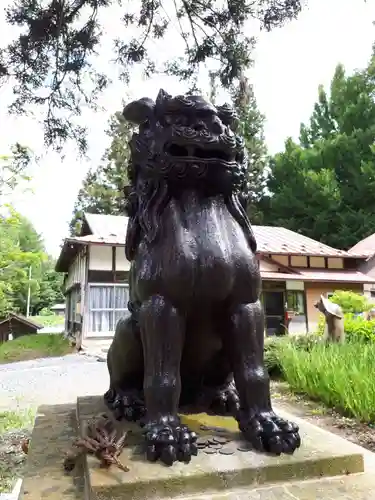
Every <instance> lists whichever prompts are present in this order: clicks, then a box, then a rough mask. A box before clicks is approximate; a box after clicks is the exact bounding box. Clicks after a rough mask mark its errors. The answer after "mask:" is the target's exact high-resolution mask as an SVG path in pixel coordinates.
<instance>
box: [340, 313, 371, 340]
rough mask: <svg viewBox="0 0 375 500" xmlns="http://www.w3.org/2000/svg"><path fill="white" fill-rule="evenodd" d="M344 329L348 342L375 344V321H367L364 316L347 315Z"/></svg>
mask: <svg viewBox="0 0 375 500" xmlns="http://www.w3.org/2000/svg"><path fill="white" fill-rule="evenodd" d="M344 328H345V335H346V340H347V341H348V342H357V343H358V342H374V341H375V320H373V319H372V320H366V319H365V318H363V317H362V316H356V317H355V316H354V315H353V314H352V313H348V314H345V318H344Z"/></svg>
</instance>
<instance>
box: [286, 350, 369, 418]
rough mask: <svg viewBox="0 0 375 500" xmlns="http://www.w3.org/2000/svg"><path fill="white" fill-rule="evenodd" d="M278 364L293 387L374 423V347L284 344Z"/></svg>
mask: <svg viewBox="0 0 375 500" xmlns="http://www.w3.org/2000/svg"><path fill="white" fill-rule="evenodd" d="M278 356H279V363H280V366H281V369H282V373H283V376H284V378H285V380H286V381H287V382H288V383H289V385H290V387H291V388H292V389H293V390H295V391H298V392H303V393H305V394H307V395H308V396H310V397H311V398H313V399H317V400H319V401H322V402H323V403H324V404H326V405H327V406H329V407H332V408H336V409H337V410H339V411H341V412H343V413H345V414H347V415H350V416H353V417H356V418H358V419H360V420H363V421H366V422H372V421H375V405H374V401H375V384H374V371H375V343H367V344H365V343H362V344H360V346H359V345H358V343H355V342H351V343H347V344H344V345H339V344H328V345H326V344H324V343H321V342H318V343H316V344H315V345H313V346H312V347H311V348H310V350H303V349H300V348H298V347H297V346H296V345H295V343H293V342H290V343H285V344H283V345H282V348H281V349H280V350H279V351H278Z"/></svg>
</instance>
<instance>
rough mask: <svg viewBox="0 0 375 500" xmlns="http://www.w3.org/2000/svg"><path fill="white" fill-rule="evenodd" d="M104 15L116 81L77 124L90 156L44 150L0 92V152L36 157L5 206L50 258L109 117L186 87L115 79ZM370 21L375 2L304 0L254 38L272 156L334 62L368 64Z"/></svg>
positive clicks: (111, 27) (104, 142) (1, 28)
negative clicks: (22, 148)
mask: <svg viewBox="0 0 375 500" xmlns="http://www.w3.org/2000/svg"><path fill="white" fill-rule="evenodd" d="M3 1H4V0H3ZM6 2H8V3H10V2H9V0H6ZM105 16H106V17H105V19H104V27H105V38H104V40H103V44H102V46H101V54H100V59H99V60H98V64H99V65H100V67H101V69H103V70H104V71H105V72H106V73H107V74H108V75H109V76H110V77H111V78H112V79H113V81H114V83H113V84H112V85H111V86H110V87H109V88H108V89H107V90H106V91H105V93H104V94H103V96H102V97H101V100H100V105H101V108H102V109H101V110H100V111H98V112H93V111H90V110H84V111H83V114H82V123H83V124H85V125H87V126H88V127H89V137H88V140H89V149H88V159H85V160H83V159H82V158H79V156H78V155H77V151H76V150H75V148H74V145H73V144H68V145H67V147H66V149H65V151H64V154H65V157H64V158H63V159H62V158H61V157H60V156H59V155H58V154H56V153H54V152H53V151H48V150H46V149H45V147H44V146H43V130H42V127H41V126H40V124H39V121H38V116H37V117H36V118H33V117H22V118H19V117H18V118H17V117H10V116H8V115H7V112H6V103H8V102H10V99H11V96H12V89H10V88H2V89H0V102H1V103H2V106H1V109H0V154H6V153H8V152H9V148H10V145H11V144H14V143H15V142H20V143H21V144H26V145H28V146H29V147H31V148H32V149H33V151H34V152H35V153H36V154H37V155H39V156H40V160H39V162H38V164H35V165H32V166H31V167H30V172H29V173H30V175H31V176H32V181H31V186H30V187H31V189H30V190H28V191H27V192H22V193H19V192H16V193H13V194H12V195H11V196H10V197H9V199H8V200H7V201H8V202H11V203H13V204H14V205H15V207H16V209H17V210H19V211H20V212H21V213H22V214H23V215H25V216H27V217H28V218H29V219H30V220H31V222H32V223H33V224H34V226H35V228H36V230H37V231H38V232H39V233H40V234H41V235H42V237H43V238H44V241H45V244H46V248H47V250H48V251H49V253H51V254H52V255H53V256H55V257H57V256H58V254H59V249H60V244H61V242H62V240H63V238H64V237H66V236H68V224H69V221H70V219H71V215H72V211H73V206H74V202H75V200H76V197H77V193H78V190H79V189H80V187H81V184H82V180H83V178H84V177H85V174H86V173H87V171H88V170H89V168H90V167H95V166H97V165H98V164H99V162H100V158H101V157H102V155H103V153H104V151H105V148H106V147H107V146H108V143H109V138H108V136H107V135H106V134H105V130H106V128H107V124H108V119H109V117H110V115H111V114H112V113H114V112H115V111H118V110H119V109H121V105H122V101H123V100H124V99H125V100H128V99H132V98H140V97H144V96H149V97H152V98H155V97H156V93H157V91H158V89H159V88H165V90H167V91H168V92H169V93H171V94H174V93H181V92H184V90H186V87H185V85H184V84H183V83H181V82H178V81H175V80H174V79H173V78H168V77H160V76H158V77H154V78H152V79H151V80H145V79H144V78H143V77H142V76H141V73H140V72H137V71H135V72H134V75H133V78H132V82H131V85H130V86H129V87H128V88H127V87H126V86H125V85H124V83H122V82H120V81H119V78H118V69H117V68H116V67H115V66H114V65H113V64H112V63H111V37H112V35H113V34H114V33H116V31H117V33H119V34H121V26H120V25H119V24H117V25H116V22H115V19H119V16H117V15H116V12H115V11H114V8H111V9H107V12H106V14H105ZM4 17H5V16H4V15H3V14H1V13H0V33H1V35H2V40H1V43H2V44H4V43H6V42H7V40H10V39H11V38H12V37H13V36H14V31H12V30H11V29H10V28H9V27H8V26H7V24H6V23H5V19H4ZM373 21H375V0H367V1H365V0H308V7H307V8H305V10H304V11H303V12H302V13H301V14H300V16H299V17H298V19H297V20H295V21H292V22H290V23H288V24H286V25H285V26H284V27H282V28H279V29H276V30H274V31H272V32H270V33H266V32H261V33H259V34H257V38H258V42H257V46H256V50H255V52H254V61H255V62H254V67H253V69H252V70H251V72H250V73H249V77H250V82H251V83H252V84H253V86H254V91H255V96H256V99H257V103H258V107H259V108H260V110H261V111H262V113H263V114H264V115H265V116H266V123H265V138H266V142H267V146H268V148H269V151H270V152H271V153H275V152H277V151H280V150H281V149H282V148H283V144H284V141H285V139H286V138H287V137H289V136H291V137H294V138H297V137H298V132H299V127H300V123H301V122H303V121H307V120H308V119H309V116H310V114H311V111H312V108H313V105H314V102H315V101H316V98H317V90H318V85H319V84H323V85H324V86H326V87H328V86H329V84H330V81H331V79H332V76H333V72H334V70H335V67H336V65H337V64H338V63H342V64H344V66H345V68H346V71H347V72H348V73H351V72H352V71H353V70H355V69H357V68H361V67H364V66H365V65H366V63H367V61H368V60H369V57H370V55H371V49H372V44H373V42H374V41H375V27H374V25H373ZM249 29H250V27H249ZM171 36H172V37H173V36H174V38H169V40H166V41H165V42H163V45H159V46H157V45H155V47H154V49H153V50H154V51H155V53H157V54H162V56H163V57H164V58H168V57H169V56H170V55H171V54H172V52H171V50H172V49H171V47H173V50H175V51H176V50H177V51H178V50H179V49H180V47H181V46H180V45H179V44H178V43H176V34H174V35H173V34H172V35H170V37H171ZM171 42H173V43H171ZM172 55H173V54H172ZM202 78H204V77H202ZM205 84H206V82H205V81H203V82H202V85H205ZM223 96H224V97H225V95H224V94H223Z"/></svg>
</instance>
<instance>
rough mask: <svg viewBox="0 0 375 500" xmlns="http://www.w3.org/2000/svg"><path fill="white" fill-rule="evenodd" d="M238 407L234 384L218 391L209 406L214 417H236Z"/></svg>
mask: <svg viewBox="0 0 375 500" xmlns="http://www.w3.org/2000/svg"><path fill="white" fill-rule="evenodd" d="M239 407H240V400H239V397H238V392H237V389H236V386H235V385H234V383H233V382H232V383H230V384H228V385H227V386H225V387H223V388H221V389H218V390H217V391H216V393H215V394H214V397H213V399H212V402H211V404H210V408H209V409H210V410H211V411H213V412H214V413H215V414H216V415H232V416H234V415H236V414H237V412H238V410H239Z"/></svg>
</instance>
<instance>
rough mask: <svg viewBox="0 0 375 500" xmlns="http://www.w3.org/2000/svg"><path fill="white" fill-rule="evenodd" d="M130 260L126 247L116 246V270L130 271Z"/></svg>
mask: <svg viewBox="0 0 375 500" xmlns="http://www.w3.org/2000/svg"><path fill="white" fill-rule="evenodd" d="M129 269H130V262H129V261H128V260H127V258H126V257H125V247H116V271H129Z"/></svg>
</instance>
